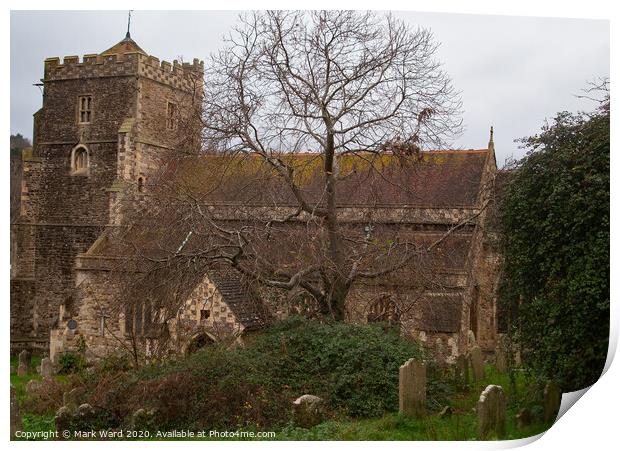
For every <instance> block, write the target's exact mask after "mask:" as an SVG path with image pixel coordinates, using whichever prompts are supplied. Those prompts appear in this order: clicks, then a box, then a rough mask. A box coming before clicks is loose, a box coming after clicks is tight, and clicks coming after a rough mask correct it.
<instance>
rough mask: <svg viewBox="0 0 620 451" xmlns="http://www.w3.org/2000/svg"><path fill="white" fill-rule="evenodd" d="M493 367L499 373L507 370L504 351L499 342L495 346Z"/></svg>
mask: <svg viewBox="0 0 620 451" xmlns="http://www.w3.org/2000/svg"><path fill="white" fill-rule="evenodd" d="M495 369H496V370H497V372H498V373H499V374H504V373H506V372H507V371H508V361H507V356H506V351H504V349H503V347H502V346H501V345H499V344H498V345H497V347H496V348H495Z"/></svg>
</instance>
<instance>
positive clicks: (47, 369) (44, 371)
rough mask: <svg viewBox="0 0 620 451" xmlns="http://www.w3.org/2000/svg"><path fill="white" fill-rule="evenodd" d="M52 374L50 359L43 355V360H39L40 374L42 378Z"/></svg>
mask: <svg viewBox="0 0 620 451" xmlns="http://www.w3.org/2000/svg"><path fill="white" fill-rule="evenodd" d="M53 374H54V371H53V366H52V361H51V360H50V358H49V357H45V358H44V359H43V360H41V376H42V377H43V378H46V377H52V375H53Z"/></svg>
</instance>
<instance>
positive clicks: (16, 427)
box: [11, 385, 22, 440]
mask: <svg viewBox="0 0 620 451" xmlns="http://www.w3.org/2000/svg"><path fill="white" fill-rule="evenodd" d="M21 430H22V417H21V415H20V414H19V404H18V403H17V396H16V394H15V388H13V386H12V385H11V440H13V439H14V438H15V432H17V431H21Z"/></svg>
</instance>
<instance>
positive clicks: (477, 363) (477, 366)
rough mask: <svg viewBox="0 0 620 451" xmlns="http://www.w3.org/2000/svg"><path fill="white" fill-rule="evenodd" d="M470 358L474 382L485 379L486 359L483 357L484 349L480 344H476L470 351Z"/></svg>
mask: <svg viewBox="0 0 620 451" xmlns="http://www.w3.org/2000/svg"><path fill="white" fill-rule="evenodd" d="M469 360H470V361H471V369H472V373H473V374H474V382H479V381H481V380H482V379H484V360H483V359H482V350H481V349H480V346H474V347H473V348H471V351H469Z"/></svg>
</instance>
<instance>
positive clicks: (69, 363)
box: [58, 352, 85, 374]
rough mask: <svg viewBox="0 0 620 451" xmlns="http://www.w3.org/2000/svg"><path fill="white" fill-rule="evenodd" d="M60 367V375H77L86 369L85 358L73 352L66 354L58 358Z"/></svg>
mask: <svg viewBox="0 0 620 451" xmlns="http://www.w3.org/2000/svg"><path fill="white" fill-rule="evenodd" d="M58 367H59V369H58V373H59V374H70V373H76V372H78V371H81V370H83V369H84V367H85V362H84V358H83V357H82V356H81V355H78V354H74V353H72V352H65V353H64V354H62V355H61V356H60V357H59V358H58Z"/></svg>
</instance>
